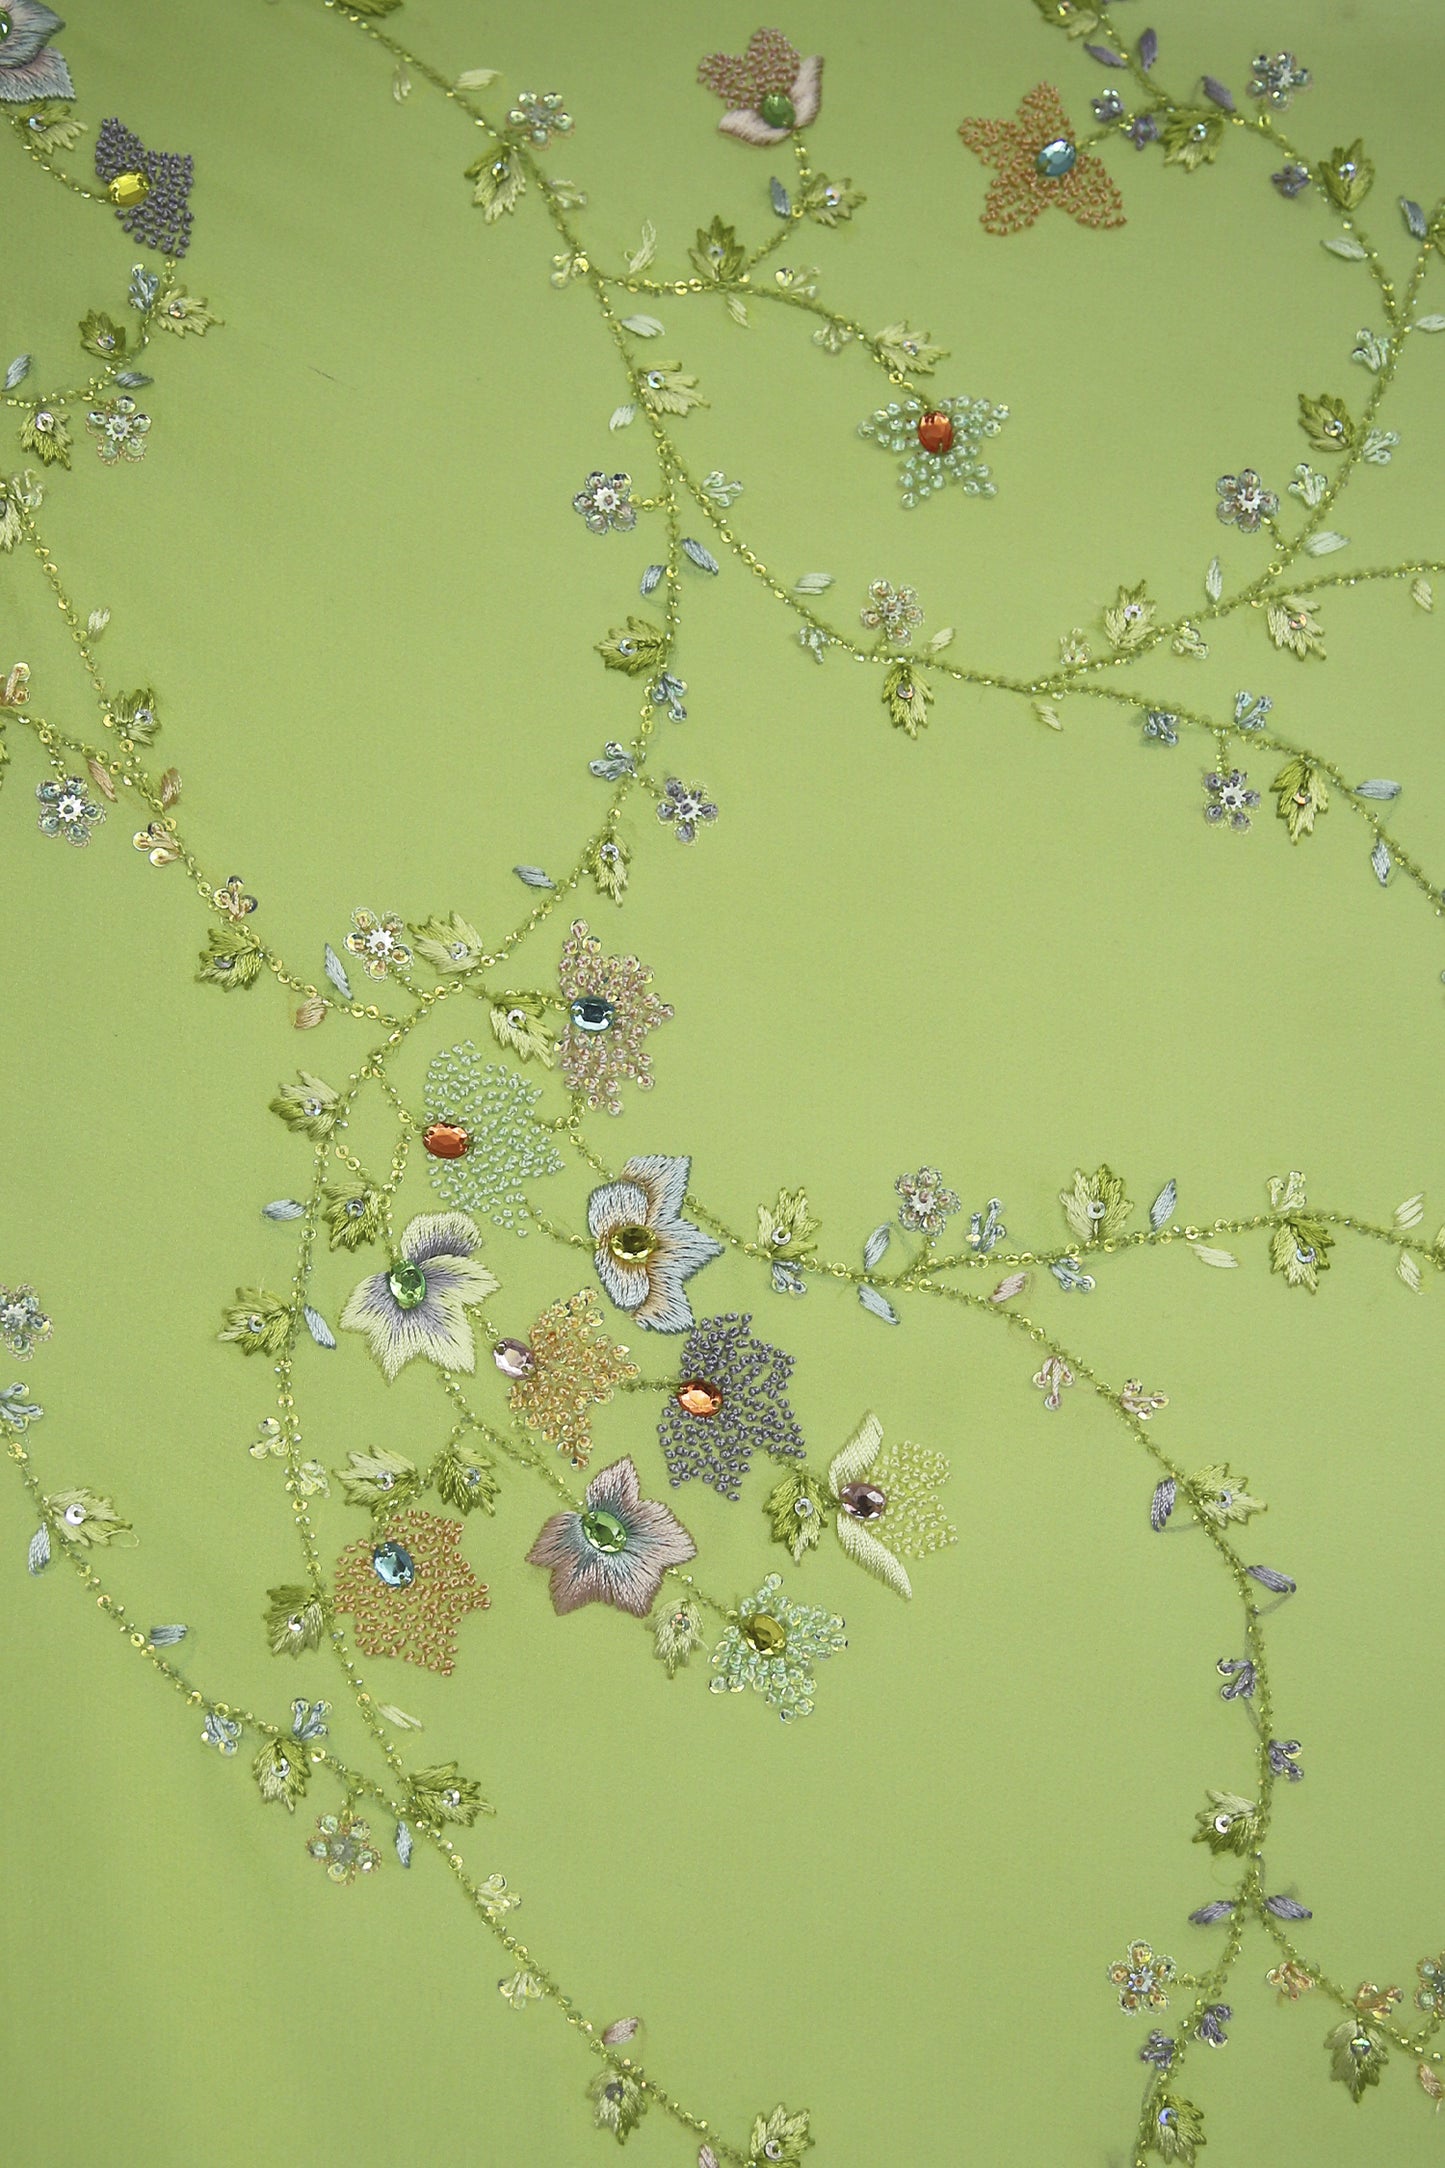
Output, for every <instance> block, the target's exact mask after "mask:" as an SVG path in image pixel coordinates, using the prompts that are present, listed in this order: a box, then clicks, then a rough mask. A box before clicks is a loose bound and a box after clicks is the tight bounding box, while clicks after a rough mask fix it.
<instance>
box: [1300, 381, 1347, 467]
mask: <svg viewBox="0 0 1445 2168" xmlns="http://www.w3.org/2000/svg"><path fill="white" fill-rule="evenodd" d="M1299 425H1300V427H1301V429H1303V431H1304V433H1305V435H1306V436H1307V437H1308V438H1309V440H1310V442H1311V444H1312V445H1313V446H1314V448H1315V450H1316V451H1317V452H1347V451H1349V450H1350V449H1351V447H1352V446H1353V444H1354V442H1355V436H1356V430H1355V425H1354V423H1353V421H1352V420H1351V419H1350V410H1349V408H1348V407H1347V406H1346V405H1345V402H1344V400H1343V399H1339V398H1337V397H1336V396H1335V394H1334V393H1333V392H1329V391H1322V392H1321V393H1320V395H1319V397H1318V399H1311V398H1310V397H1309V396H1308V395H1307V394H1306V393H1305V392H1301V393H1300V394H1299Z"/></svg>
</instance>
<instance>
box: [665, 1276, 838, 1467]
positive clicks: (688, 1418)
mask: <svg viewBox="0 0 1445 2168" xmlns="http://www.w3.org/2000/svg"><path fill="white" fill-rule="evenodd" d="M751 1324H752V1318H751V1316H742V1317H739V1316H735V1315H732V1314H731V1313H730V1314H729V1315H727V1316H725V1317H706V1318H703V1319H701V1320H700V1321H699V1323H698V1324H696V1325H694V1326H693V1328H692V1331H691V1332H690V1333H689V1334H688V1336H687V1338H686V1340H685V1341H684V1342H683V1348H682V1376H683V1379H684V1380H685V1381H687V1382H685V1383H684V1385H683V1387H682V1389H681V1390H680V1391H679V1393H678V1395H677V1396H676V1397H675V1398H674V1399H672V1400H669V1401H668V1402H667V1403H666V1405H665V1406H664V1408H663V1411H662V1420H661V1422H660V1423H659V1424H658V1429H657V1435H658V1442H659V1443H660V1445H661V1447H662V1452H663V1458H664V1459H665V1460H666V1462H667V1472H668V1474H669V1475H670V1476H671V1478H672V1486H673V1489H674V1490H676V1489H677V1488H678V1486H679V1484H682V1483H686V1482H689V1481H691V1479H692V1478H693V1477H694V1476H697V1477H700V1478H701V1480H702V1481H703V1482H705V1483H710V1484H711V1485H712V1487H713V1489H714V1490H715V1491H717V1492H719V1493H720V1494H721V1496H722V1497H724V1498H737V1497H739V1496H740V1495H741V1492H742V1481H743V1477H744V1476H745V1475H746V1474H747V1472H748V1467H749V1465H750V1463H751V1460H752V1456H753V1454H754V1452H756V1451H759V1450H761V1451H764V1452H767V1453H770V1454H771V1455H772V1456H773V1458H774V1459H775V1460H788V1459H793V1460H801V1459H802V1457H803V1453H804V1445H803V1434H802V1431H801V1430H800V1429H799V1428H798V1422H797V1418H796V1417H795V1416H794V1414H793V1411H792V1409H791V1408H790V1407H789V1405H788V1401H787V1384H788V1380H789V1378H790V1377H791V1376H792V1374H793V1358H792V1356H791V1355H788V1354H785V1353H784V1352H783V1350H782V1349H781V1348H776V1347H769V1345H768V1344H767V1342H766V1341H764V1340H757V1339H754V1337H753V1335H752V1333H751V1332H750V1330H749V1327H750V1326H751ZM690 1385H694V1386H696V1387H698V1388H699V1389H698V1390H695V1391H691V1392H690V1391H689V1386H690ZM702 1387H710V1388H711V1391H710V1392H704V1391H702V1390H701V1389H700V1388H702ZM714 1403H716V1404H715V1405H714ZM695 1411H696V1412H695Z"/></svg>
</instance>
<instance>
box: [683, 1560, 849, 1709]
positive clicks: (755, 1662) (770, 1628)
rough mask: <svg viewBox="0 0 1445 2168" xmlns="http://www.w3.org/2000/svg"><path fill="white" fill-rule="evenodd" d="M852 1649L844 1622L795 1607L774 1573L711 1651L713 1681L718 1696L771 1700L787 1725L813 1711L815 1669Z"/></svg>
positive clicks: (744, 1604) (747, 1600)
mask: <svg viewBox="0 0 1445 2168" xmlns="http://www.w3.org/2000/svg"><path fill="white" fill-rule="evenodd" d="M847 1646H848V1642H847V1638H846V1636H845V1634H844V1632H843V1621H842V1619H841V1618H838V1617H836V1616H835V1615H834V1614H833V1613H832V1612H831V1611H824V1610H822V1609H820V1608H819V1606H818V1605H817V1604H812V1603H795V1602H794V1601H793V1599H792V1598H791V1597H790V1596H785V1595H784V1594H783V1584H782V1580H781V1578H780V1576H779V1575H778V1574H776V1573H770V1574H769V1575H768V1577H767V1579H766V1580H765V1581H764V1582H763V1584H762V1587H761V1588H759V1589H758V1591H757V1593H756V1594H755V1595H752V1596H744V1598H743V1600H742V1602H741V1603H740V1604H739V1605H738V1608H737V1618H736V1621H735V1622H734V1623H732V1624H730V1625H729V1626H728V1627H727V1629H726V1631H725V1632H724V1634H723V1636H722V1639H721V1640H720V1641H719V1642H718V1644H717V1646H716V1648H715V1649H714V1650H713V1652H712V1667H713V1670H714V1671H715V1672H716V1673H717V1677H716V1678H714V1679H709V1680H708V1690H709V1692H710V1693H714V1694H729V1693H731V1694H740V1693H742V1691H743V1689H744V1688H745V1687H751V1688H752V1690H753V1692H754V1693H755V1694H761V1695H763V1697H764V1698H765V1700H768V1701H770V1702H771V1703H772V1704H773V1706H774V1708H775V1709H776V1710H777V1712H778V1714H779V1716H781V1717H782V1718H783V1719H784V1720H785V1721H786V1720H787V1719H788V1718H791V1717H797V1716H811V1715H812V1713H813V1686H814V1681H813V1665H814V1663H815V1662H818V1661H820V1660H821V1659H822V1658H823V1657H825V1656H834V1655H836V1654H837V1652H838V1650H839V1649H845V1648H847Z"/></svg>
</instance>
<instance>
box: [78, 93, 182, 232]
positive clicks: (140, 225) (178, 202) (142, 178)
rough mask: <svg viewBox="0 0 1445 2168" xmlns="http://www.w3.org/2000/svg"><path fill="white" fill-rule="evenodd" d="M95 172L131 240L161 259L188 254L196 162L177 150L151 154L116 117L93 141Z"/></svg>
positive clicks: (107, 123)
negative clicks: (103, 184)
mask: <svg viewBox="0 0 1445 2168" xmlns="http://www.w3.org/2000/svg"><path fill="white" fill-rule="evenodd" d="M95 171H96V176H97V178H98V179H100V180H102V181H104V182H105V184H106V194H107V195H108V196H109V197H110V200H111V202H112V203H113V204H114V205H115V210H116V216H117V218H118V219H119V220H120V223H121V225H122V227H123V228H124V230H125V231H126V232H127V233H128V234H129V235H130V236H131V238H132V239H133V240H136V241H140V242H141V243H143V244H144V246H145V247H147V248H153V249H155V250H156V251H157V252H158V253H159V254H160V255H162V256H184V255H185V253H186V250H187V249H188V248H189V246H190V241H191V209H190V194H191V183H192V182H193V181H194V179H195V171H196V169H195V161H194V159H192V158H190V157H186V156H183V155H182V154H181V153H180V152H179V151H148V150H147V149H146V147H145V145H144V143H142V141H141V139H140V137H139V136H138V135H133V134H132V133H131V130H130V129H129V128H126V127H124V126H122V124H121V122H120V121H119V120H117V119H115V118H114V117H112V118H111V119H109V120H103V121H102V122H101V124H100V131H99V133H98V135H97V136H96V139H95Z"/></svg>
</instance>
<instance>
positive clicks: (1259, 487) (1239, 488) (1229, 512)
mask: <svg viewBox="0 0 1445 2168" xmlns="http://www.w3.org/2000/svg"><path fill="white" fill-rule="evenodd" d="M1214 486H1215V488H1216V489H1217V490H1218V492H1219V502H1218V504H1217V505H1216V506H1215V508H1214V509H1215V513H1216V515H1217V517H1218V518H1219V519H1221V520H1223V522H1224V524H1225V526H1226V527H1228V526H1230V525H1233V526H1235V527H1238V528H1239V530H1240V532H1241V533H1242V534H1257V533H1258V532H1259V523H1260V521H1261V520H1264V519H1273V518H1274V515H1275V513H1276V512H1277V511H1278V510H1279V498H1278V497H1277V496H1276V495H1275V493H1274V491H1273V490H1272V489H1266V488H1265V486H1264V484H1263V483H1262V482H1261V481H1260V478H1259V476H1258V475H1257V474H1256V473H1255V471H1254V469H1253V467H1241V468H1240V470H1239V472H1238V474H1221V475H1220V477H1219V480H1218V481H1217V482H1216V483H1215V485H1214Z"/></svg>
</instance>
